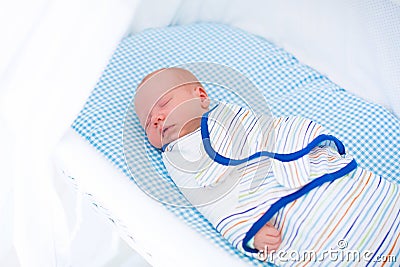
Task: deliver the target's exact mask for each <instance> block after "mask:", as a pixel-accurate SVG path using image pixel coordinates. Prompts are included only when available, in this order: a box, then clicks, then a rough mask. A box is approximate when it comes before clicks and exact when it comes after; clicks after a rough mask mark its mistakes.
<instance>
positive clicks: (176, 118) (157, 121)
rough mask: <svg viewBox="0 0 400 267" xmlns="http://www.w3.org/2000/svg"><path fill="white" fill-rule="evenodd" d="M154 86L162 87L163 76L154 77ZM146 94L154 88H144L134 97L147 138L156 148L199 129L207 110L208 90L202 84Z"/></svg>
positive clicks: (152, 83)
mask: <svg viewBox="0 0 400 267" xmlns="http://www.w3.org/2000/svg"><path fill="white" fill-rule="evenodd" d="M172 79H173V78H172ZM151 86H152V87H153V86H154V87H155V88H161V87H162V86H164V83H163V79H157V77H154V79H152V80H151ZM147 94H154V91H152V90H147V91H143V92H142V95H141V97H140V99H138V100H135V108H136V113H137V114H138V117H139V120H140V123H141V125H142V126H143V128H144V130H145V132H146V135H147V138H148V139H149V141H150V143H151V144H152V145H153V146H155V147H157V148H161V147H162V146H163V145H165V144H168V143H170V142H172V141H174V140H176V139H178V138H179V137H182V136H184V135H186V134H188V133H191V132H193V131H194V130H196V129H197V128H198V127H199V126H200V120H201V116H202V115H203V114H204V112H206V111H207V110H208V105H209V101H208V97H207V94H206V92H205V90H204V89H203V88H202V87H201V86H199V84H193V83H191V84H185V85H182V86H179V87H175V88H174V89H171V90H166V92H165V93H163V94H162V95H160V96H154V95H147Z"/></svg>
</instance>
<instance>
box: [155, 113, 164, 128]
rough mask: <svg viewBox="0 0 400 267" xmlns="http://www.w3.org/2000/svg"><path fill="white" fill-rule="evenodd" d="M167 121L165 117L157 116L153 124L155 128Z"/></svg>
mask: <svg viewBox="0 0 400 267" xmlns="http://www.w3.org/2000/svg"><path fill="white" fill-rule="evenodd" d="M164 120H165V116H164V115H163V114H158V115H157V116H155V118H154V121H153V124H154V125H155V126H157V125H158V124H159V123H160V122H162V121H164Z"/></svg>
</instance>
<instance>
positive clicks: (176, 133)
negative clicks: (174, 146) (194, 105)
mask: <svg viewBox="0 0 400 267" xmlns="http://www.w3.org/2000/svg"><path fill="white" fill-rule="evenodd" d="M199 127H200V124H199V125H197V124H196V123H188V124H185V125H184V126H183V127H182V128H181V129H178V128H172V129H171V130H170V131H169V132H168V134H166V135H165V136H164V137H163V138H162V140H161V143H162V146H165V145H167V144H169V143H171V142H174V141H176V140H178V139H179V138H182V137H184V136H185V135H187V134H190V133H192V132H194V131H195V130H196V129H198V128H199Z"/></svg>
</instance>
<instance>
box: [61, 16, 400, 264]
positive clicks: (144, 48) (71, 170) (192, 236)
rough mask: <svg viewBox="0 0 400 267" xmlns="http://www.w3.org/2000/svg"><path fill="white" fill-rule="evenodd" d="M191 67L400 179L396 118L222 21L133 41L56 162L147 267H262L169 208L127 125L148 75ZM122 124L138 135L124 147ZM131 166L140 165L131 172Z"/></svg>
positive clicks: (154, 157) (135, 127)
mask: <svg viewBox="0 0 400 267" xmlns="http://www.w3.org/2000/svg"><path fill="white" fill-rule="evenodd" d="M189 62H212V63H216V64H221V65H224V66H228V67H230V68H233V69H235V70H236V71H238V72H240V73H242V74H243V75H246V77H248V78H249V79H250V80H251V81H252V82H253V83H254V84H255V85H256V86H257V87H258V88H259V89H260V91H261V92H262V93H263V95H264V96H265V97H266V99H268V103H269V104H270V108H271V111H272V113H273V115H275V116H282V115H299V116H303V117H307V118H310V119H313V120H315V121H316V122H318V123H320V124H322V125H324V126H325V127H326V128H327V129H328V130H329V131H330V132H331V133H332V134H333V135H335V136H337V137H339V138H340V139H341V140H342V141H343V142H344V143H345V145H346V147H347V150H348V153H350V154H352V155H354V156H355V157H356V159H357V161H358V162H359V164H360V165H361V166H362V167H364V168H367V169H370V170H373V171H374V172H376V173H378V174H381V175H382V176H383V177H385V178H386V179H389V180H392V181H397V182H398V181H399V180H400V173H399V171H400V168H399V165H398V155H399V154H400V135H399V132H400V121H399V120H398V119H397V118H396V117H395V116H394V115H393V114H391V113H390V112H388V111H387V110H386V109H384V108H383V107H381V106H379V105H376V104H372V103H368V102H366V101H365V100H362V99H361V98H358V97H356V96H354V95H352V94H351V93H349V92H347V91H346V90H345V89H343V88H342V87H340V86H339V85H337V84H335V83H334V82H332V81H331V80H330V79H329V78H328V77H326V76H325V75H323V74H321V73H320V72H318V71H316V70H314V69H312V68H310V67H309V66H307V65H304V64H303V63H301V62H299V61H298V60H297V59H296V58H295V57H294V56H293V55H291V54H290V53H288V52H286V51H285V50H283V49H282V48H279V47H277V46H276V45H274V44H273V43H271V42H269V41H267V40H266V39H264V38H261V37H259V36H256V35H252V34H249V33H248V32H246V31H243V30H241V29H238V28H235V27H232V26H228V25H224V24H220V23H195V24H189V25H185V26H170V27H166V28H155V29H148V30H146V31H143V32H141V33H139V34H134V35H129V36H127V37H125V38H124V39H123V40H121V42H120V44H119V46H118V48H117V49H116V51H115V52H114V54H113V56H112V58H111V60H110V62H109V64H108V66H107V67H106V69H105V70H104V72H103V74H102V76H101V78H100V79H99V81H98V83H97V85H96V87H95V89H94V90H93V92H92V93H91V95H90V97H89V98H88V100H87V102H86V104H85V106H84V107H83V109H82V110H81V112H80V114H79V115H78V117H77V118H76V120H75V121H74V123H73V125H72V128H71V129H70V130H68V131H67V133H66V135H65V136H64V138H63V140H62V141H61V143H60V145H59V149H58V153H57V156H56V163H57V165H58V168H59V170H60V172H61V173H62V174H63V175H64V177H66V178H68V179H70V180H71V181H72V183H73V184H74V185H75V187H76V188H77V189H78V191H80V192H82V193H84V194H86V195H88V196H89V197H90V199H91V201H92V203H93V205H94V206H96V207H97V208H98V209H99V210H101V212H102V213H104V215H105V216H106V217H107V218H109V219H110V220H111V221H112V223H113V224H114V225H115V227H116V228H117V229H118V231H119V232H120V234H121V236H122V237H123V238H124V240H126V241H127V242H128V243H129V244H130V245H131V246H132V247H133V248H134V249H135V250H137V251H138V252H139V253H140V254H141V255H143V256H144V257H145V258H146V259H147V260H148V261H149V263H151V264H152V265H155V266H187V265H190V266H204V265H208V266H250V265H255V266H258V265H263V263H261V262H259V261H257V260H255V259H250V258H248V257H246V256H243V255H241V254H240V253H239V252H237V251H236V250H234V249H233V248H232V247H231V246H230V245H229V244H228V243H227V242H226V241H225V240H224V239H223V238H221V237H220V236H219V234H218V233H217V232H216V231H215V230H213V228H212V227H211V225H210V224H209V223H208V222H207V221H206V220H205V219H204V218H203V217H202V216H201V215H200V214H199V213H198V212H197V211H196V210H195V209H194V208H179V207H174V206H171V205H168V204H165V203H176V202H177V201H178V202H179V201H181V200H180V199H179V194H178V193H177V191H176V190H174V185H173V183H172V182H171V181H169V180H168V176H167V174H166V171H165V168H164V167H163V165H162V163H161V160H160V154H159V152H157V151H156V150H155V149H154V148H151V147H150V146H146V145H143V142H144V135H143V131H142V129H141V128H140V125H139V123H138V121H137V119H136V118H135V117H134V116H133V117H132V119H131V121H126V115H127V112H130V110H129V109H128V108H129V106H130V104H131V101H132V98H133V95H134V90H135V88H136V86H137V84H138V83H139V82H140V80H141V79H142V78H143V77H144V76H145V75H146V74H147V73H149V72H151V71H153V70H155V69H157V68H160V67H165V66H176V65H180V64H185V63H189ZM207 91H210V95H211V97H212V98H216V99H220V100H221V99H224V100H229V101H233V102H235V101H238V100H237V99H236V98H235V96H232V95H231V94H227V93H224V92H221V91H218V90H216V91H213V90H212V88H211V89H210V88H208V89H207ZM248 93H249V94H252V93H253V92H248ZM124 123H125V124H124ZM126 123H128V124H129V125H128V126H126ZM124 127H125V131H126V130H129V131H130V132H134V133H135V134H131V137H130V139H128V140H124ZM127 161H131V162H135V163H136V166H135V167H134V169H130V168H129V167H128V166H127V164H126V162H127ZM148 161H150V163H151V164H149V163H148ZM154 170H155V171H154ZM154 173H159V174H160V175H161V177H164V179H165V181H160V180H159V176H156V177H155V176H154ZM151 192H153V193H151ZM154 192H155V193H154ZM154 195H157V196H158V198H156V199H154Z"/></svg>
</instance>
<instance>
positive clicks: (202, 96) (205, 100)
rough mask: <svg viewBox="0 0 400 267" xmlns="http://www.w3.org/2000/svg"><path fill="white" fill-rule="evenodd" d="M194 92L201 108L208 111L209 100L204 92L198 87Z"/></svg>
mask: <svg viewBox="0 0 400 267" xmlns="http://www.w3.org/2000/svg"><path fill="white" fill-rule="evenodd" d="M196 91H197V94H198V96H199V97H200V100H201V107H202V108H205V109H208V106H209V105H210V99H209V98H208V95H207V92H206V90H204V88H203V87H200V86H199V87H197V88H196Z"/></svg>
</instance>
